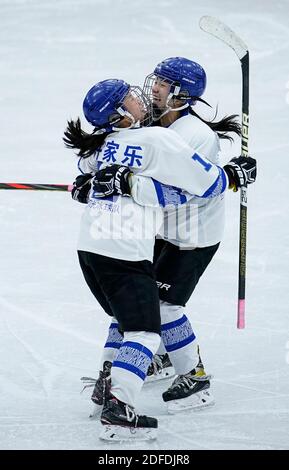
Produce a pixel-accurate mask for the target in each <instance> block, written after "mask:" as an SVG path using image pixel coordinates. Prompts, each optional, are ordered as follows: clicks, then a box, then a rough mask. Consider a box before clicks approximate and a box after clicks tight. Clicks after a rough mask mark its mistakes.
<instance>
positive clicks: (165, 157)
mask: <svg viewBox="0 0 289 470" xmlns="http://www.w3.org/2000/svg"><path fill="white" fill-rule="evenodd" d="M114 163H115V164H119V165H125V166H128V167H130V168H132V170H133V172H134V174H135V175H136V179H137V176H138V175H142V176H145V177H150V178H147V182H148V185H149V187H150V189H152V191H151V193H152V195H151V204H150V205H148V206H146V207H145V206H142V205H140V204H137V203H136V202H135V201H134V199H133V198H130V197H113V198H110V199H107V198H106V199H100V198H96V197H95V195H94V193H93V190H91V192H90V195H89V202H88V205H87V206H86V208H85V211H84V214H83V217H82V221H81V227H80V235H79V241H78V249H79V250H84V251H90V252H93V253H98V254H102V255H104V256H109V257H112V258H117V259H125V260H130V261H140V260H144V259H148V260H150V261H151V260H152V256H153V245H154V237H155V236H156V234H157V233H158V232H159V230H160V226H161V224H162V222H163V211H162V208H161V206H160V205H159V198H160V195H159V194H158V191H159V184H160V183H163V184H165V185H173V186H174V187H171V189H170V187H169V188H168V193H169V194H168V197H169V199H170V198H171V199H172V198H173V199H174V200H175V202H178V203H182V202H186V201H187V200H188V198H189V197H191V196H190V195H191V194H193V195H197V196H202V197H205V198H207V197H208V198H211V197H216V196H217V195H219V194H222V193H223V192H224V191H225V189H226V187H227V184H228V181H227V177H226V174H225V172H224V171H223V169H222V168H220V167H218V166H216V165H214V164H212V163H211V162H209V161H208V160H207V159H206V158H204V157H203V155H202V154H201V153H200V152H196V151H195V150H194V149H192V148H191V147H189V146H188V145H187V144H186V143H185V142H184V141H183V139H182V138H181V137H180V136H179V135H178V134H177V133H176V132H174V131H173V130H169V129H162V128H160V127H152V128H142V129H124V130H122V131H120V132H116V133H112V134H110V135H108V136H107V138H106V140H105V142H104V145H103V146H102V149H101V151H100V152H97V153H95V154H94V155H93V156H91V157H89V158H87V159H81V160H80V162H79V168H80V170H81V171H83V172H84V173H85V172H94V171H97V170H98V169H101V168H103V167H105V166H107V165H110V164H114ZM142 179H144V178H142ZM159 182H160V183H159ZM137 185H138V181H136V186H137ZM134 186H135V185H134ZM180 188H182V189H183V190H181V189H180ZM185 191H186V192H185ZM187 193H189V194H187Z"/></svg>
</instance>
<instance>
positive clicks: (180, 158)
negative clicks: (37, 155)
mask: <svg viewBox="0 0 289 470" xmlns="http://www.w3.org/2000/svg"><path fill="white" fill-rule="evenodd" d="M135 93H137V88H136V87H130V86H129V85H128V84H126V83H125V82H123V81H122V80H105V81H103V82H99V83H98V84H96V85H95V86H94V87H93V88H92V89H91V90H89V92H88V93H87V95H86V97H85V100H84V104H83V109H84V114H85V117H86V119H87V120H88V122H90V123H91V124H92V125H93V126H94V127H95V129H94V131H93V133H92V134H87V133H85V132H84V131H83V130H82V129H81V126H80V121H79V120H78V121H76V122H73V121H71V122H70V123H69V125H68V129H67V131H66V133H65V136H66V137H65V141H66V144H67V145H68V146H69V147H72V148H78V149H79V155H80V156H81V157H82V158H81V161H80V163H79V166H80V168H81V170H82V171H85V172H89V173H88V174H87V173H86V174H84V175H81V176H80V177H78V178H77V180H76V183H75V187H74V191H73V196H74V198H75V199H77V200H80V201H83V202H86V201H87V202H88V204H87V206H86V208H85V211H84V214H83V218H82V222H81V227H80V235H79V242H78V254H79V261H80V266H81V269H82V271H83V274H84V277H85V280H86V282H87V284H88V286H89V287H90V289H91V291H92V293H93V294H94V295H95V297H96V298H97V300H98V302H99V303H100V305H101V306H102V307H103V308H104V310H105V311H106V312H107V313H108V314H110V315H113V316H114V317H115V318H116V319H117V321H118V324H119V329H120V331H121V332H122V333H123V342H122V344H121V346H120V348H119V349H118V353H117V355H116V357H115V359H114V362H113V366H112V368H111V389H110V392H109V395H108V397H107V400H106V402H105V404H104V408H103V411H102V415H101V422H102V424H103V425H104V429H103V433H102V437H103V438H105V439H112V440H116V439H120V440H123V439H126V438H132V437H134V438H142V439H150V438H152V437H155V431H156V428H157V420H156V419H154V418H150V417H147V416H139V415H137V414H136V412H135V411H134V405H135V401H136V397H137V395H138V394H139V392H140V390H141V387H142V384H143V380H144V378H145V376H146V373H147V369H148V366H149V364H150V362H151V359H152V356H153V355H154V354H155V352H156V351H157V348H158V346H159V341H160V339H159V334H160V312H159V298H158V291H157V285H156V283H155V278H154V270H153V265H152V256H153V246H154V237H155V235H156V234H157V232H158V230H159V226H160V223H161V222H162V210H161V208H160V207H157V205H158V203H159V190H158V187H157V186H155V183H157V184H159V183H158V181H159V182H160V183H162V184H167V185H169V184H173V185H175V187H174V188H172V187H169V188H168V194H167V200H168V201H171V200H173V201H174V203H175V202H176V201H177V202H183V201H186V200H187V199H188V197H189V196H188V193H189V194H194V195H197V196H201V197H216V196H217V195H219V194H222V193H223V192H224V190H225V189H226V187H227V186H228V181H229V182H230V183H233V184H235V185H236V186H237V187H239V186H240V185H242V184H243V183H244V182H245V183H248V182H250V181H248V178H249V179H254V178H253V177H251V173H252V171H253V169H254V167H255V162H254V160H253V159H251V160H250V161H248V162H246V163H247V166H246V165H244V162H243V160H242V159H234V160H233V161H231V162H229V164H228V165H227V166H226V168H225V171H224V170H223V169H222V168H220V167H218V166H216V165H214V164H212V163H210V162H209V161H208V160H206V159H205V158H204V157H203V156H202V155H201V154H200V153H197V152H195V151H193V150H192V148H190V147H189V146H187V145H186V144H185V142H184V141H183V140H182V139H181V138H180V137H179V136H178V135H177V134H176V133H175V132H174V131H171V130H168V129H161V128H159V127H152V128H146V129H143V128H140V129H138V128H135V126H138V125H139V121H141V120H142V119H143V118H144V117H145V114H146V112H147V109H146V106H145V104H144V103H145V102H144V98H143V96H142V95H141V94H139V95H138V96H137V97H136V96H135ZM249 162H250V163H249ZM111 163H113V164H116V165H114V166H109V165H110V164H111ZM250 164H251V165H250ZM102 169H104V171H105V173H104V174H103V177H99V173H98V176H97V178H96V179H95V178H94V177H93V175H94V173H95V172H96V171H97V170H102ZM131 173H133V175H131ZM226 174H227V176H226ZM138 175H142V176H146V177H150V178H147V180H148V183H149V184H148V192H149V193H150V196H149V197H150V206H147V207H144V206H141V205H140V204H137V203H136V202H135V201H134V198H135V199H136V200H137V199H138V194H139V193H140V194H141V198H143V197H145V194H146V192H147V190H146V189H144V188H143V186H142V180H140V179H139V178H138ZM143 179H144V178H143ZM90 187H91V190H90V191H87V188H90ZM154 188H155V189H154ZM178 188H182V189H183V190H184V191H187V193H184V192H183V191H181V190H180V189H178ZM151 193H153V196H151ZM119 194H122V195H130V194H132V195H133V198H132V197H119V196H118V195H119ZM112 195H117V196H116V197H111V196H112ZM103 196H105V199H102V198H101V197H103ZM132 428H133V432H132Z"/></svg>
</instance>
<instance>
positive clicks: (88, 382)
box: [80, 361, 111, 393]
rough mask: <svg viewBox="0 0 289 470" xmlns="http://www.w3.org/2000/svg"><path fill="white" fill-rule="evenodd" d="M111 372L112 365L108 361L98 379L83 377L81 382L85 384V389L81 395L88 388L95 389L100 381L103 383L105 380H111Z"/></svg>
mask: <svg viewBox="0 0 289 470" xmlns="http://www.w3.org/2000/svg"><path fill="white" fill-rule="evenodd" d="M110 371H111V363H109V362H108V361H107V362H105V363H104V366H103V370H101V371H99V377H98V379H94V378H93V377H81V378H80V380H81V381H82V383H83V384H84V387H83V389H82V390H81V392H80V393H82V392H84V390H85V389H86V388H90V387H94V386H95V384H96V383H97V382H98V381H103V379H107V380H110Z"/></svg>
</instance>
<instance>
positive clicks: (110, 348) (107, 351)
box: [100, 317, 123, 369]
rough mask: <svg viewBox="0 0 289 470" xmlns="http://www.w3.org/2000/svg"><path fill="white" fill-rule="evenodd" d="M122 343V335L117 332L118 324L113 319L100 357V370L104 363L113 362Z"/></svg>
mask: <svg viewBox="0 0 289 470" xmlns="http://www.w3.org/2000/svg"><path fill="white" fill-rule="evenodd" d="M122 342H123V335H122V334H121V333H120V332H119V331H118V322H117V320H116V319H115V318H114V317H113V318H112V321H111V324H110V326H109V330H108V336H107V339H106V342H105V345H104V349H103V352H102V357H101V365H100V369H102V366H103V363H104V362H105V361H109V362H113V360H114V358H115V356H116V354H117V353H118V350H119V348H120V346H121V344H122Z"/></svg>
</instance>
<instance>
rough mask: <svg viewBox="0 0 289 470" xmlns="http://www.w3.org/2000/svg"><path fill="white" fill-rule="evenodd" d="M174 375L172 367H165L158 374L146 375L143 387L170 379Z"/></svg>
mask: <svg viewBox="0 0 289 470" xmlns="http://www.w3.org/2000/svg"><path fill="white" fill-rule="evenodd" d="M175 375H176V372H175V369H174V368H173V367H166V369H164V370H162V371H161V373H159V374H153V375H147V377H146V379H145V381H144V385H146V384H151V383H153V382H158V381H159V380H164V379H170V378H171V377H174V376H175Z"/></svg>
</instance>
